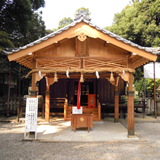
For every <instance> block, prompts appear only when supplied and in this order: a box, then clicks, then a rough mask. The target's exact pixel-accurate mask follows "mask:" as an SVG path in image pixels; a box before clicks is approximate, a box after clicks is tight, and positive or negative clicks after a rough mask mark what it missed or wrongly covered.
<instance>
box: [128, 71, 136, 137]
mask: <svg viewBox="0 0 160 160" xmlns="http://www.w3.org/2000/svg"><path fill="white" fill-rule="evenodd" d="M127 109H128V137H129V138H131V137H134V91H133V88H132V73H129V85H128V103H127Z"/></svg>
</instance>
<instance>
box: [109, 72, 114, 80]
mask: <svg viewBox="0 0 160 160" xmlns="http://www.w3.org/2000/svg"><path fill="white" fill-rule="evenodd" d="M110 81H114V77H113V73H112V72H111V75H110Z"/></svg>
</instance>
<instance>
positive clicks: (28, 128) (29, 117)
mask: <svg viewBox="0 0 160 160" xmlns="http://www.w3.org/2000/svg"><path fill="white" fill-rule="evenodd" d="M37 112H38V98H27V101H26V113H25V133H24V137H26V132H35V139H36V137H37Z"/></svg>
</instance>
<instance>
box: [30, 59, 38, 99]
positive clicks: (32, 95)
mask: <svg viewBox="0 0 160 160" xmlns="http://www.w3.org/2000/svg"><path fill="white" fill-rule="evenodd" d="M35 68H36V61H33V69H35ZM31 97H37V91H36V73H32V91H31Z"/></svg>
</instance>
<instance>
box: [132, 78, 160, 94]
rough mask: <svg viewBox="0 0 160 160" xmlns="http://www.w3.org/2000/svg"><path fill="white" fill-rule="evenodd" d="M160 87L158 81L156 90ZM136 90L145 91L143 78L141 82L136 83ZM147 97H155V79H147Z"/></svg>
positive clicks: (159, 81) (159, 80)
mask: <svg viewBox="0 0 160 160" xmlns="http://www.w3.org/2000/svg"><path fill="white" fill-rule="evenodd" d="M159 85H160V79H156V88H158V86H159ZM135 89H136V91H138V92H141V91H144V78H143V77H141V79H140V80H139V81H136V82H135ZM145 89H146V95H150V96H153V93H154V79H145Z"/></svg>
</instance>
